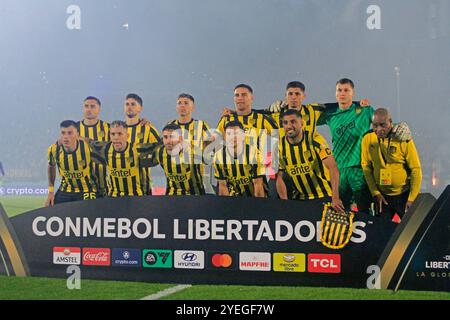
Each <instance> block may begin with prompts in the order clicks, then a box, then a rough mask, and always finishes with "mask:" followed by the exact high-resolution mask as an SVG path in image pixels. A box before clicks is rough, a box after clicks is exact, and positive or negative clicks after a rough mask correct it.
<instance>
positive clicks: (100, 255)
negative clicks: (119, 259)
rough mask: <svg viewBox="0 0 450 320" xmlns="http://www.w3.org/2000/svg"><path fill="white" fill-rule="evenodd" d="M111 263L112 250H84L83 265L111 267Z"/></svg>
mask: <svg viewBox="0 0 450 320" xmlns="http://www.w3.org/2000/svg"><path fill="white" fill-rule="evenodd" d="M110 263H111V250H110V249H108V248H84V249H83V264H84V265H97V266H109V265H110Z"/></svg>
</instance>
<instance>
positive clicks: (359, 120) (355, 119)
mask: <svg viewBox="0 0 450 320" xmlns="http://www.w3.org/2000/svg"><path fill="white" fill-rule="evenodd" d="M372 116H373V108H372V107H370V106H369V107H364V108H363V107H361V106H359V105H356V104H352V105H351V106H350V107H349V108H348V109H347V110H341V109H339V105H338V104H337V103H336V104H330V105H329V106H327V108H326V109H325V112H324V113H322V115H321V117H320V119H319V122H318V124H319V125H321V124H327V125H328V126H329V127H330V130H331V139H332V142H333V155H334V158H335V159H336V163H337V165H338V168H339V169H343V168H348V167H354V166H361V141H362V137H363V135H364V133H366V132H367V131H368V130H369V129H370V124H371V122H372Z"/></svg>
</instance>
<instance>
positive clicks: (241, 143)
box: [213, 120, 268, 197]
mask: <svg viewBox="0 0 450 320" xmlns="http://www.w3.org/2000/svg"><path fill="white" fill-rule="evenodd" d="M224 130H225V146H224V147H223V148H221V149H219V150H218V151H217V152H216V153H215V155H214V160H213V163H214V170H215V178H216V179H217V180H218V181H219V185H218V191H219V196H247V197H266V196H267V189H268V186H267V182H266V180H265V179H266V177H265V167H264V165H263V158H262V156H261V154H260V153H259V151H258V149H257V148H256V145H255V144H253V145H251V144H249V143H247V142H246V139H245V134H244V126H243V125H242V123H240V122H239V121H236V120H235V121H230V122H227V124H226V125H225V127H224Z"/></svg>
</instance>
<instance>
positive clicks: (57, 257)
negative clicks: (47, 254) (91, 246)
mask: <svg viewBox="0 0 450 320" xmlns="http://www.w3.org/2000/svg"><path fill="white" fill-rule="evenodd" d="M80 263H81V249H80V248H72V247H54V248H53V264H70V265H72V264H76V265H79V264H80Z"/></svg>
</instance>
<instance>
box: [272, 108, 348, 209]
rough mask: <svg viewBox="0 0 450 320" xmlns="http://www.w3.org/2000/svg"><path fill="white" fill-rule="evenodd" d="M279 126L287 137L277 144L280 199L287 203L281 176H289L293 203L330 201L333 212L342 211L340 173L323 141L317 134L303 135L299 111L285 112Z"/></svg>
mask: <svg viewBox="0 0 450 320" xmlns="http://www.w3.org/2000/svg"><path fill="white" fill-rule="evenodd" d="M282 123H283V128H284V130H285V132H286V135H285V136H284V137H283V138H281V140H280V144H279V162H280V168H279V172H278V174H277V191H278V194H279V196H280V198H281V199H287V191H286V185H285V183H284V181H283V175H284V174H288V175H289V176H290V177H291V178H292V179H293V183H294V187H295V189H296V192H297V197H296V199H298V200H317V199H320V201H325V202H328V198H329V197H331V200H332V201H331V202H332V205H333V208H334V209H335V210H337V211H344V210H345V209H344V207H343V205H342V201H341V200H340V198H339V170H338V169H337V165H336V162H335V160H334V157H333V155H332V153H331V150H330V148H329V147H328V144H327V142H326V141H325V139H324V138H323V137H322V136H321V135H320V134H319V133H317V132H316V133H314V134H313V135H312V137H309V135H308V134H307V133H305V132H304V131H303V127H302V119H301V113H300V112H299V111H298V110H293V109H291V110H288V111H286V112H285V113H284V114H283V118H282Z"/></svg>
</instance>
